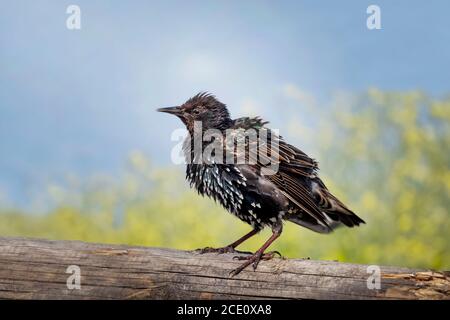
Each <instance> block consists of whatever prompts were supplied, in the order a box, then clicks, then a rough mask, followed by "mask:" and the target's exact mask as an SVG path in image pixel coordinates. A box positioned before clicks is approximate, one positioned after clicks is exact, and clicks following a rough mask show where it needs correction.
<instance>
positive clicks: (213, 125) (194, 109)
mask: <svg viewBox="0 0 450 320" xmlns="http://www.w3.org/2000/svg"><path fill="white" fill-rule="evenodd" d="M158 111H159V112H166V113H170V114H173V115H176V116H177V117H178V118H180V119H181V121H183V123H184V124H185V125H186V127H187V128H188V130H193V128H194V123H195V122H196V121H200V122H202V128H203V129H219V130H223V129H227V128H228V127H229V125H230V124H231V119H230V114H229V113H228V110H227V107H226V105H225V104H223V103H222V102H220V101H219V100H217V99H216V97H214V96H213V95H211V94H208V93H204V92H202V93H199V94H197V95H195V96H193V97H192V98H190V99H189V100H187V101H186V102H185V103H183V104H182V105H180V106H175V107H169V108H160V109H158Z"/></svg>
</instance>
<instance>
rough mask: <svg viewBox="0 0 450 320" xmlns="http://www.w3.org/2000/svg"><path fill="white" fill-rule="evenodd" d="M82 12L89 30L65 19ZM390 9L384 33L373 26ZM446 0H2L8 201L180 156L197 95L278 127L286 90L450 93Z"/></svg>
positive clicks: (2, 123)
mask: <svg viewBox="0 0 450 320" xmlns="http://www.w3.org/2000/svg"><path fill="white" fill-rule="evenodd" d="M70 4H77V5H79V6H80V8H81V23H82V29H81V30H77V31H73V30H72V31H71V30H68V29H67V28H66V23H65V22H66V19H67V17H68V15H67V14H66V12H65V11H66V8H67V6H68V5H70ZM370 4H377V5H379V6H380V8H381V19H382V30H375V31H369V30H368V29H367V28H366V18H367V14H366V8H367V6H368V5H370ZM449 12H450V2H448V1H436V0H435V1H427V2H424V1H398V0H397V1H364V0H355V1H225V0H223V1H219V0H216V1H206V0H205V1H106V0H98V1H60V0H58V1H56V0H55V1H31V0H30V1H20V0H19V1H8V2H6V1H2V4H1V11H0V136H1V139H0V153H1V154H0V194H1V195H2V196H0V200H1V199H2V198H3V199H4V200H5V199H6V200H7V201H9V202H11V203H16V204H17V203H21V204H24V203H25V204H26V202H27V199H29V198H30V197H31V196H32V195H33V194H34V193H35V192H36V190H39V189H40V188H41V186H43V185H45V184H46V183H48V181H51V180H53V179H58V177H61V176H63V175H65V174H66V173H68V172H70V173H75V174H77V175H80V176H84V175H90V174H92V173H96V172H104V173H108V174H115V173H117V172H120V170H121V169H122V168H123V166H124V163H125V161H126V158H127V156H128V154H129V153H130V152H131V151H133V150H141V151H143V152H144V153H145V154H147V155H148V156H150V157H151V158H152V159H153V160H154V161H155V162H157V163H160V164H169V163H170V150H171V147H172V146H173V142H171V141H170V133H171V132H172V130H173V129H175V128H177V127H179V126H180V124H179V123H178V121H177V119H175V118H173V119H172V118H171V117H169V116H167V115H163V114H159V113H156V112H155V109H156V108H157V107H160V106H171V105H174V104H178V103H181V102H183V101H184V100H186V99H187V98H188V97H189V96H192V95H193V94H195V93H197V92H198V91H202V90H207V91H210V92H212V93H214V94H216V95H217V96H218V97H219V98H220V99H222V100H223V101H224V102H225V103H227V105H229V107H230V110H231V112H232V114H233V115H234V116H236V117H237V116H242V115H244V114H245V113H246V112H247V111H250V110H251V111H253V112H258V113H260V114H261V115H263V116H264V117H265V118H267V119H269V120H271V122H272V124H273V126H274V127H280V126H281V125H282V123H281V122H280V119H279V117H278V116H277V114H278V111H279V110H280V108H282V106H280V101H283V100H282V97H283V94H285V92H286V90H285V89H286V88H287V87H288V88H298V89H299V90H301V92H306V93H308V94H309V95H312V96H314V97H316V98H317V99H324V100H326V99H327V98H328V97H329V96H330V95H331V94H333V93H334V92H337V91H350V92H360V91H364V90H366V89H367V88H369V87H378V88H381V89H385V90H414V89H421V90H424V91H426V92H428V93H430V94H432V95H435V96H442V95H445V94H448V92H449V90H448V89H449V88H448V86H449V83H450V59H449V58H450V31H449V25H448V13H449Z"/></svg>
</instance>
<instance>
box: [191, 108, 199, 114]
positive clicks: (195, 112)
mask: <svg viewBox="0 0 450 320" xmlns="http://www.w3.org/2000/svg"><path fill="white" fill-rule="evenodd" d="M192 113H193V114H195V115H199V114H200V109H194V110H192Z"/></svg>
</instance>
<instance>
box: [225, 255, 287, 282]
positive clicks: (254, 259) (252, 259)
mask: <svg viewBox="0 0 450 320" xmlns="http://www.w3.org/2000/svg"><path fill="white" fill-rule="evenodd" d="M275 255H279V256H280V258H282V259H284V257H283V256H282V255H281V254H280V253H279V252H278V251H270V252H267V253H264V254H263V253H261V252H256V253H255V254H253V255H252V256H247V257H243V256H234V257H233V260H247V261H246V262H245V263H243V264H242V265H241V266H239V267H238V268H236V269H234V270H232V271H231V272H230V277H234V276H236V275H238V274H239V273H240V272H241V271H242V270H244V269H245V268H247V267H248V266H249V265H252V267H253V271H256V269H257V268H258V264H259V262H260V261H261V260H271V259H273V258H274V257H275Z"/></svg>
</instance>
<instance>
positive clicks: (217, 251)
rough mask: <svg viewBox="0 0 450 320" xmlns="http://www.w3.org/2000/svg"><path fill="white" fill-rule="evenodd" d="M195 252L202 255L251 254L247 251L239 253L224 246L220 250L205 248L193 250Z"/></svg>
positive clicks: (230, 247)
mask: <svg viewBox="0 0 450 320" xmlns="http://www.w3.org/2000/svg"><path fill="white" fill-rule="evenodd" d="M195 252H197V253H199V254H204V253H217V254H223V253H238V254H252V253H251V252H248V251H239V250H236V249H235V248H233V247H232V246H226V247H222V248H211V247H206V248H201V249H197V250H195Z"/></svg>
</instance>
